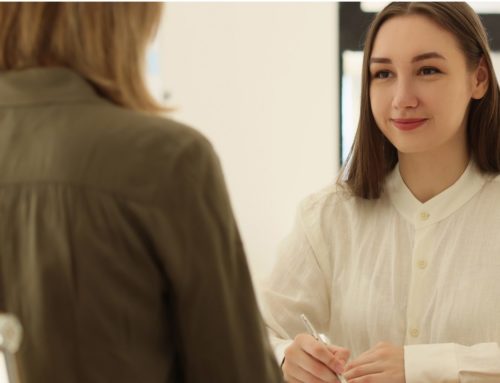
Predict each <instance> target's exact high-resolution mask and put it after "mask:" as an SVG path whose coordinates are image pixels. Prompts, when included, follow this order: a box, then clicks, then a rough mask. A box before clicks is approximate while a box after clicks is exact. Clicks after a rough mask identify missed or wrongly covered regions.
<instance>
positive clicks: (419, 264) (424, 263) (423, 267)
mask: <svg viewBox="0 0 500 383" xmlns="http://www.w3.org/2000/svg"><path fill="white" fill-rule="evenodd" d="M417 266H418V268H419V269H422V270H423V269H425V268H426V267H427V262H426V261H424V260H423V259H421V260H420V261H418V262H417Z"/></svg>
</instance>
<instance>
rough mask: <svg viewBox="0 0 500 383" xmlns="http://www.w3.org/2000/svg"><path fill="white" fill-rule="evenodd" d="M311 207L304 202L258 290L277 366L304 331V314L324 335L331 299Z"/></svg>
mask: <svg viewBox="0 0 500 383" xmlns="http://www.w3.org/2000/svg"><path fill="white" fill-rule="evenodd" d="M310 208H311V207H310V206H309V204H308V201H307V200H306V201H304V202H303V203H302V204H301V206H300V208H299V210H298V213H297V216H296V220H295V224H294V227H293V229H292V231H291V233H290V234H289V235H288V236H287V237H286V238H285V240H284V241H283V242H282V243H281V245H280V247H279V250H278V257H277V261H276V263H275V265H274V267H273V270H272V272H271V273H270V275H269V276H268V278H267V279H266V281H265V283H264V285H263V288H262V289H261V291H260V298H261V299H260V303H261V306H262V311H263V315H264V320H265V322H266V325H267V328H268V332H269V336H270V340H271V345H272V347H273V350H274V353H275V356H276V359H277V361H278V363H280V364H281V363H282V361H283V358H284V353H285V350H286V348H287V347H288V346H290V344H291V343H292V341H293V339H294V338H295V336H296V335H298V334H300V333H305V332H306V329H305V328H304V324H303V323H302V321H301V319H300V315H301V314H305V315H306V316H307V317H308V319H309V320H310V321H311V322H312V323H313V325H314V326H315V327H316V328H317V330H318V331H320V332H326V331H327V329H328V324H329V316H330V309H329V308H330V299H329V289H328V283H327V277H326V276H325V273H324V272H325V268H324V265H323V264H322V263H321V259H322V255H323V254H320V253H322V248H321V247H320V246H319V243H318V241H317V240H316V238H317V237H318V233H317V232H316V231H317V230H319V228H318V227H316V226H315V225H314V224H313V225H309V223H308V221H307V219H306V217H307V216H309V212H310Z"/></svg>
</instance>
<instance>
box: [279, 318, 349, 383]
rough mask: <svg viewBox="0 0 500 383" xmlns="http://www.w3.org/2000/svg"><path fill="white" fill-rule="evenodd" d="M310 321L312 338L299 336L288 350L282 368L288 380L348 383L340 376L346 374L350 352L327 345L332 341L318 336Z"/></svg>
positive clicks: (294, 382)
mask: <svg viewBox="0 0 500 383" xmlns="http://www.w3.org/2000/svg"><path fill="white" fill-rule="evenodd" d="M301 318H302V317H301ZM305 319H306V321H307V318H305ZM302 320H304V319H302ZM306 321H304V323H305V322H306ZM307 322H308V325H306V327H307V330H308V331H309V332H310V335H309V334H299V335H297V337H295V339H294V341H293V343H292V344H291V345H290V347H288V348H287V349H286V351H285V359H284V362H283V366H282V369H283V373H284V376H285V380H286V381H287V382H290V383H298V382H301V383H311V382H318V381H320V382H325V383H339V382H340V383H345V382H346V381H345V379H344V380H342V379H343V377H342V376H341V375H340V376H338V375H337V373H338V374H341V373H342V371H343V368H344V364H345V362H346V361H347V359H349V356H350V352H349V350H347V349H345V348H342V347H337V346H334V345H328V344H325V343H323V342H328V339H327V338H326V337H325V336H324V335H320V334H318V333H317V332H316V330H315V329H314V327H313V326H312V325H311V323H310V322H309V321H307ZM308 326H310V327H308ZM318 340H319V341H318Z"/></svg>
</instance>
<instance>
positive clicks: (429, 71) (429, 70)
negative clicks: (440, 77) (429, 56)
mask: <svg viewBox="0 0 500 383" xmlns="http://www.w3.org/2000/svg"><path fill="white" fill-rule="evenodd" d="M420 73H421V74H423V75H424V76H430V75H433V74H438V73H441V71H440V70H439V69H437V68H433V67H425V68H422V69H420Z"/></svg>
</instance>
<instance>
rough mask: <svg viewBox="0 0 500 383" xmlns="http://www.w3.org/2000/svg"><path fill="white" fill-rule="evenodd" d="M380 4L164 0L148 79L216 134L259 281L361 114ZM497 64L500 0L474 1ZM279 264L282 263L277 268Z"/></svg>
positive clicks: (332, 170)
mask: <svg viewBox="0 0 500 383" xmlns="http://www.w3.org/2000/svg"><path fill="white" fill-rule="evenodd" d="M385 4H387V3H380V2H369V3H363V2H361V3H359V2H349V3H344V2H342V3H257V2H256V3H167V4H166V7H165V13H164V19H163V22H162V25H161V27H160V30H159V33H158V35H157V38H156V40H155V41H154V43H153V44H152V46H151V49H150V51H149V54H148V73H147V78H148V83H149V86H150V88H151V90H152V92H153V93H154V94H155V96H156V97H157V98H158V99H159V100H162V102H164V103H166V104H167V105H169V106H171V107H174V108H176V111H175V112H173V113H171V114H170V116H171V117H172V118H174V119H176V120H178V121H181V122H184V123H186V124H188V125H191V126H193V127H195V128H196V129H198V130H199V131H201V132H202V133H203V134H204V135H206V136H207V137H208V138H209V139H210V140H211V142H212V143H213V145H214V147H215V149H216V150H217V152H218V154H219V157H220V159H221V162H222V167H223V170H224V174H225V177H226V182H227V186H228V189H229V193H230V196H231V201H232V205H233V209H234V211H235V215H236V219H237V221H238V224H239V227H240V231H241V234H242V238H243V241H244V244H245V248H246V252H247V257H248V261H249V264H250V268H251V271H252V275H253V278H254V281H255V283H256V285H257V286H258V285H259V282H260V281H261V280H262V279H263V278H264V277H265V276H266V274H267V273H268V272H269V270H270V268H271V267H272V264H273V262H274V260H275V257H276V253H277V248H278V245H279V243H280V241H281V240H282V239H283V238H284V237H285V236H286V234H287V233H288V232H289V230H290V229H291V226H292V224H293V220H294V217H295V214H296V211H297V207H298V204H299V202H300V201H301V200H302V199H303V198H304V197H306V196H307V195H308V194H311V193H313V192H315V191H318V190H319V189H321V188H323V187H325V186H327V185H328V184H330V183H332V182H334V181H335V178H336V175H337V172H338V170H339V167H340V166H341V164H342V162H343V161H344V160H345V158H346V157H347V154H348V152H349V150H350V147H351V143H352V139H353V137H354V134H355V130H356V125H357V120H358V115H359V111H358V109H359V94H360V86H361V82H360V79H361V62H362V53H361V51H362V42H363V38H364V34H365V32H366V30H367V27H368V25H369V23H370V20H371V19H372V18H373V16H374V15H375V13H376V12H378V11H379V10H380V9H382V8H383V6H384V5H385ZM471 5H472V6H473V7H474V8H475V9H476V11H477V12H478V13H480V16H481V18H482V20H483V22H484V24H485V25H486V28H487V30H488V33H489V35H490V44H491V46H492V50H493V53H494V60H495V66H496V68H498V69H497V73H498V72H499V71H500V54H499V53H496V51H498V52H500V44H499V42H500V3H494V2H488V3H483V2H475V3H471ZM284 272H286V271H285V270H284Z"/></svg>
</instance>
